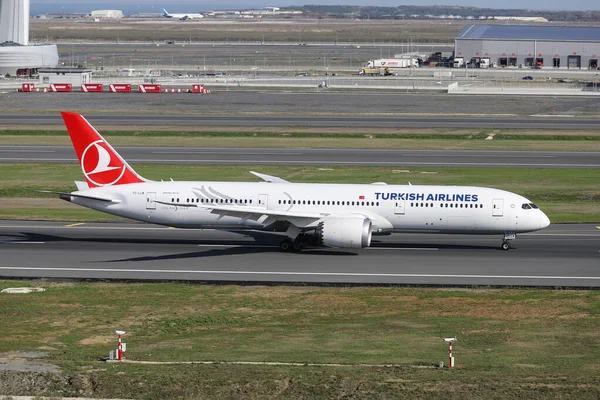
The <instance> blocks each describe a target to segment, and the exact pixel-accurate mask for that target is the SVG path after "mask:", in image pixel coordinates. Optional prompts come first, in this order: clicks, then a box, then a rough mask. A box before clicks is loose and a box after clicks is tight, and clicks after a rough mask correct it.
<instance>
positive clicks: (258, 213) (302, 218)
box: [155, 200, 331, 226]
mask: <svg viewBox="0 0 600 400" xmlns="http://www.w3.org/2000/svg"><path fill="white" fill-rule="evenodd" d="M155 203H158V204H164V205H168V206H176V207H195V208H201V209H205V210H210V212H211V213H213V214H218V215H219V217H220V218H222V217H236V218H240V219H243V220H253V221H258V220H259V219H261V218H262V217H265V216H266V217H267V220H266V221H265V222H263V223H264V224H265V225H268V224H269V223H271V222H275V221H289V222H291V223H292V224H294V225H296V226H309V225H310V224H312V223H313V222H316V221H318V220H320V219H322V218H325V217H328V216H330V215H331V214H330V213H315V212H298V211H285V210H267V209H266V208H261V207H248V206H236V205H233V204H232V205H222V204H192V203H186V204H181V203H170V202H166V201H158V200H155Z"/></svg>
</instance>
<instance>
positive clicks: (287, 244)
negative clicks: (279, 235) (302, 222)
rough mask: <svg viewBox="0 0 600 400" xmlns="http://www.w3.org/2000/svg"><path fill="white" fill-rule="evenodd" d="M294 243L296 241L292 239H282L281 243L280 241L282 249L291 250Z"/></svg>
mask: <svg viewBox="0 0 600 400" xmlns="http://www.w3.org/2000/svg"><path fill="white" fill-rule="evenodd" d="M293 245H294V243H293V242H292V241H291V240H290V239H285V240H282V241H281V243H279V248H280V249H281V251H290V249H292V246H293Z"/></svg>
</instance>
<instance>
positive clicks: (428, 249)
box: [363, 247, 439, 251]
mask: <svg viewBox="0 0 600 400" xmlns="http://www.w3.org/2000/svg"><path fill="white" fill-rule="evenodd" d="M363 250H415V251H438V250H439V249H438V248H437V247H365V248H364V249H363Z"/></svg>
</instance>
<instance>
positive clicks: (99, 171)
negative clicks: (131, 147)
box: [61, 112, 145, 188]
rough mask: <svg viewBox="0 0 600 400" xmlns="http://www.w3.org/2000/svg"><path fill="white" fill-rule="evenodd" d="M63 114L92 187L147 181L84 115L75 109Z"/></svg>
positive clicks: (82, 167) (83, 169)
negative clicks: (74, 111)
mask: <svg viewBox="0 0 600 400" xmlns="http://www.w3.org/2000/svg"><path fill="white" fill-rule="evenodd" d="M61 114H62V117H63V119H64V121H65V125H66V126H67V130H68V131H69V135H70V136H71V142H73V147H74V148H75V153H77V157H78V158H79V163H80V164H81V169H82V171H83V175H85V179H86V180H87V183H88V185H89V186H90V187H91V188H92V187H98V186H111V185H124V184H127V183H138V182H144V181H145V179H144V178H142V177H141V176H139V175H138V174H137V173H136V172H135V171H134V170H133V168H131V167H130V166H129V164H127V162H126V161H125V160H123V158H121V156H120V155H119V154H118V153H117V152H116V151H115V149H113V148H112V147H111V145H110V144H108V142H107V141H106V140H104V138H103V137H102V136H100V134H99V133H98V131H96V129H94V127H93V126H92V125H90V123H89V122H88V121H87V120H86V119H85V118H84V117H83V116H81V115H79V114H77V113H72V112H61Z"/></svg>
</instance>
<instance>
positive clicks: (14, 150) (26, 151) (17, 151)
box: [1, 148, 56, 153]
mask: <svg viewBox="0 0 600 400" xmlns="http://www.w3.org/2000/svg"><path fill="white" fill-rule="evenodd" d="M1 151H2V152H5V151H6V152H11V153H56V151H55V150H29V149H28V150H18V149H11V148H8V149H2V150H1Z"/></svg>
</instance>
